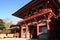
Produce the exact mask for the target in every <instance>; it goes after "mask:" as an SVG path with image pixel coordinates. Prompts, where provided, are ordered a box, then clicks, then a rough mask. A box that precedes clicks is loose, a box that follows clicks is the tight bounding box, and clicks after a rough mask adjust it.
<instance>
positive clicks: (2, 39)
mask: <svg viewBox="0 0 60 40" xmlns="http://www.w3.org/2000/svg"><path fill="white" fill-rule="evenodd" d="M0 40H37V39H26V38H0Z"/></svg>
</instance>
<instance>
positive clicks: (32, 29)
mask: <svg viewBox="0 0 60 40" xmlns="http://www.w3.org/2000/svg"><path fill="white" fill-rule="evenodd" d="M59 13H60V3H59V1H58V0H32V1H31V2H29V3H28V4H27V5H25V6H24V7H22V8H21V9H19V10H18V11H17V12H15V13H14V14H12V15H14V16H16V17H19V18H22V19H23V20H21V21H19V22H18V25H20V26H19V27H20V37H24V36H25V37H26V38H37V37H38V36H39V35H40V34H41V33H47V35H48V39H52V40H55V39H56V38H57V36H56V35H57V33H56V31H57V30H59V28H60V27H59V26H60V25H59V24H58V22H60V21H59V20H60V16H59V15H60V14H59ZM57 19H59V20H57ZM58 25H59V26H58ZM57 26H58V27H57Z"/></svg>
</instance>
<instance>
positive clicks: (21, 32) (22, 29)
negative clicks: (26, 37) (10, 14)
mask: <svg viewBox="0 0 60 40" xmlns="http://www.w3.org/2000/svg"><path fill="white" fill-rule="evenodd" d="M22 34H23V28H22V26H21V37H22Z"/></svg>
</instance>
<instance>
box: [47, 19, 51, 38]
mask: <svg viewBox="0 0 60 40" xmlns="http://www.w3.org/2000/svg"><path fill="white" fill-rule="evenodd" d="M47 31H48V39H50V38H51V33H50V20H47Z"/></svg>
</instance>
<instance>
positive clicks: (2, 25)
mask: <svg viewBox="0 0 60 40" xmlns="http://www.w3.org/2000/svg"><path fill="white" fill-rule="evenodd" d="M3 29H5V27H4V22H3V20H2V19H0V30H3Z"/></svg>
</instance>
